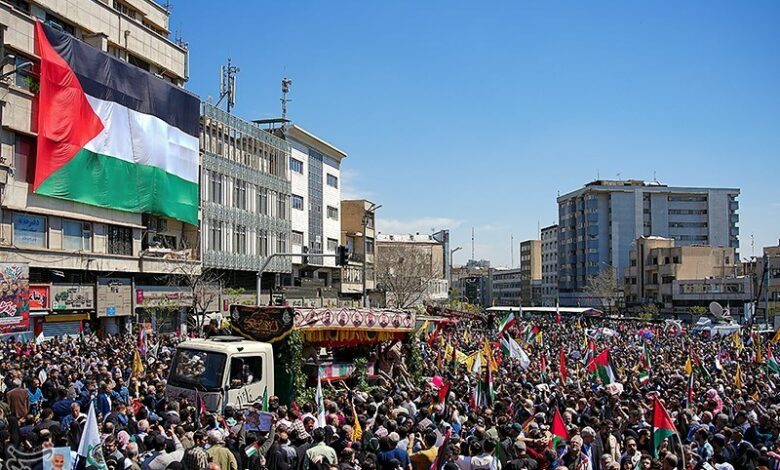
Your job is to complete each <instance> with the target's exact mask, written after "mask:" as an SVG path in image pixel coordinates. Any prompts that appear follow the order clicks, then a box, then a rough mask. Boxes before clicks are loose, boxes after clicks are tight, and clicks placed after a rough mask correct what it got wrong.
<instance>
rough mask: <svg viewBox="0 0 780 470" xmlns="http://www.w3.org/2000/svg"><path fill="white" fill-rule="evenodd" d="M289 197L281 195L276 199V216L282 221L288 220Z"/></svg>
mask: <svg viewBox="0 0 780 470" xmlns="http://www.w3.org/2000/svg"><path fill="white" fill-rule="evenodd" d="M288 197H289V196H287V195H286V194H282V193H279V197H278V198H277V199H276V205H277V211H276V216H277V217H278V218H280V219H282V220H286V219H288V218H289V217H288V214H287V198H288Z"/></svg>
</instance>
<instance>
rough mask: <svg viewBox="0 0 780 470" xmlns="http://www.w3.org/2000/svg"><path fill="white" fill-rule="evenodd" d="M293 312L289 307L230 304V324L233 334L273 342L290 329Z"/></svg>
mask: <svg viewBox="0 0 780 470" xmlns="http://www.w3.org/2000/svg"><path fill="white" fill-rule="evenodd" d="M294 318H295V312H294V311H293V309H292V308H291V307H272V306H261V307H255V306H248V305H231V306H230V325H231V328H232V329H233V332H234V333H235V334H238V335H241V336H243V337H244V338H247V339H252V340H255V341H262V342H265V343H273V342H275V341H279V340H280V339H282V338H284V337H285V336H287V334H288V333H289V332H290V331H292V329H293V324H294Z"/></svg>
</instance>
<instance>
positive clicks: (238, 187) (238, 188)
mask: <svg viewBox="0 0 780 470" xmlns="http://www.w3.org/2000/svg"><path fill="white" fill-rule="evenodd" d="M233 207H235V208H236V209H246V181H243V180H240V179H238V178H236V179H235V182H234V183H233Z"/></svg>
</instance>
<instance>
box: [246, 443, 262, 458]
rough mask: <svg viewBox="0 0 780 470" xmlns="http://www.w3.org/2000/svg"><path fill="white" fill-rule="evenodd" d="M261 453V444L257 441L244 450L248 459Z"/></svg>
mask: <svg viewBox="0 0 780 470" xmlns="http://www.w3.org/2000/svg"><path fill="white" fill-rule="evenodd" d="M259 451H260V443H259V442H258V441H255V442H253V443H252V444H250V445H248V446H247V447H245V448H244V454H246V456H247V457H252V456H253V455H255V454H257V453H258V452H259Z"/></svg>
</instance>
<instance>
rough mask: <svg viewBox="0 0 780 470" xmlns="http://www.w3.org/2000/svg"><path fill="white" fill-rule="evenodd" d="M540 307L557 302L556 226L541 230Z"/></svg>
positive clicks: (549, 305)
mask: <svg viewBox="0 0 780 470" xmlns="http://www.w3.org/2000/svg"><path fill="white" fill-rule="evenodd" d="M541 238H542V305H544V306H546V307H552V306H554V305H555V304H556V302H557V301H558V225H550V226H549V227H544V228H542V233H541Z"/></svg>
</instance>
